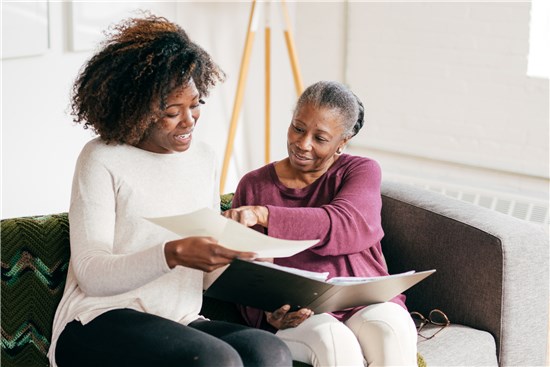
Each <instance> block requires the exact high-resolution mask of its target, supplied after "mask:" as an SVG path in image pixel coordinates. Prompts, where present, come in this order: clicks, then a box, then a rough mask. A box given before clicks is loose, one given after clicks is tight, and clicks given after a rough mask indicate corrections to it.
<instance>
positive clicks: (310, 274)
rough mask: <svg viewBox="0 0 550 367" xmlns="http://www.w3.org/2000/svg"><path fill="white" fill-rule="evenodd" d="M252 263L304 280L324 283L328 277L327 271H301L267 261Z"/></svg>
mask: <svg viewBox="0 0 550 367" xmlns="http://www.w3.org/2000/svg"><path fill="white" fill-rule="evenodd" d="M253 262H254V264H258V265H262V266H267V267H268V268H274V269H279V270H282V271H286V272H287V273H292V274H296V275H300V276H303V277H306V278H310V279H315V280H319V281H321V282H324V281H326V280H327V278H328V276H329V272H328V271H325V272H316V271H309V270H302V269H296V268H291V267H288V266H282V265H277V264H273V263H270V262H267V261H253Z"/></svg>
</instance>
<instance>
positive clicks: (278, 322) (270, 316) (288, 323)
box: [265, 305, 313, 330]
mask: <svg viewBox="0 0 550 367" xmlns="http://www.w3.org/2000/svg"><path fill="white" fill-rule="evenodd" d="M288 310H290V306H289V305H284V306H283V307H281V308H279V309H277V310H275V311H273V312H266V313H265V315H266V318H267V322H268V323H269V324H270V325H271V326H273V327H274V328H276V329H279V330H284V329H288V328H292V327H296V326H298V325H300V324H301V323H302V322H304V321H305V320H306V319H307V318H308V317H310V316H311V315H313V311H311V310H310V309H308V308H301V309H299V310H298V311H295V312H288Z"/></svg>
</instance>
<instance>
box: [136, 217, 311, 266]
mask: <svg viewBox="0 0 550 367" xmlns="http://www.w3.org/2000/svg"><path fill="white" fill-rule="evenodd" d="M145 219H147V220H148V221H150V222H153V223H155V224H157V225H159V226H161V227H164V228H166V229H168V230H169V231H171V232H174V233H176V234H178V235H180V236H181V237H190V236H209V237H213V238H215V239H216V240H218V242H219V243H220V245H222V246H224V247H227V248H229V249H231V250H235V251H251V252H255V253H256V254H257V255H258V257H259V258H268V257H288V256H292V255H294V254H297V253H298V252H301V251H304V250H305V249H307V248H309V247H311V246H313V245H315V244H316V243H317V242H319V240H305V241H297V240H283V239H279V238H274V237H269V236H266V235H265V234H263V233H260V232H258V231H255V230H253V229H251V228H248V227H247V226H245V225H242V224H240V223H238V222H235V221H234V220H232V219H227V218H225V217H224V216H222V215H221V214H220V213H219V212H217V211H215V210H212V209H209V208H203V209H199V210H197V211H194V212H192V213H189V214H182V215H175V216H170V217H157V218H145Z"/></svg>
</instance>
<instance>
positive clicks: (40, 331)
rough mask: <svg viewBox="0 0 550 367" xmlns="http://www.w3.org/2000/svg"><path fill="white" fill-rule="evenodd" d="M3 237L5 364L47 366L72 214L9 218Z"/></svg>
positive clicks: (3, 341) (2, 226) (67, 257)
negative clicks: (69, 217) (69, 216)
mask: <svg viewBox="0 0 550 367" xmlns="http://www.w3.org/2000/svg"><path fill="white" fill-rule="evenodd" d="M1 234H2V366H4V367H10V366H48V365H49V363H48V359H47V357H46V354H47V352H48V348H49V347H50V338H51V334H52V321H53V317H54V314H55V310H56V308H57V304H58V303H59V301H60V300H61V296H62V294H63V288H64V286H65V278H66V276H67V269H68V266H69V254H70V249H69V221H68V218H67V214H66V213H63V214H54V215H48V216H41V217H26V218H14V219H5V220H2V222H1Z"/></svg>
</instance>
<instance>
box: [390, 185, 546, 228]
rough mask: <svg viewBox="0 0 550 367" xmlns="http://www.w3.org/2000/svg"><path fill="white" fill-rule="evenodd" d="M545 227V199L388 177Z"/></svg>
mask: <svg viewBox="0 0 550 367" xmlns="http://www.w3.org/2000/svg"><path fill="white" fill-rule="evenodd" d="M392 179H395V180H397V181H400V182H406V183H408V184H411V185H414V186H418V187H422V188H424V189H426V190H429V191H434V192H438V193H440V194H443V195H446V196H450V197H452V198H455V199H459V200H462V201H466V202H469V203H472V204H475V205H479V206H482V207H484V208H488V209H491V210H495V211H497V212H500V213H504V214H507V215H511V216H513V217H515V218H519V219H522V220H525V221H529V222H533V223H536V224H540V225H543V226H544V227H546V229H547V228H548V225H549V222H550V220H549V213H548V211H549V210H548V207H549V204H548V200H543V199H540V198H534V197H529V196H524V195H519V194H511V193H505V192H499V191H495V190H486V189H482V188H478V187H468V186H462V185H456V184H451V183H448V182H438V181H429V180H423V179H418V178H411V177H406V178H405V177H399V178H392Z"/></svg>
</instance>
